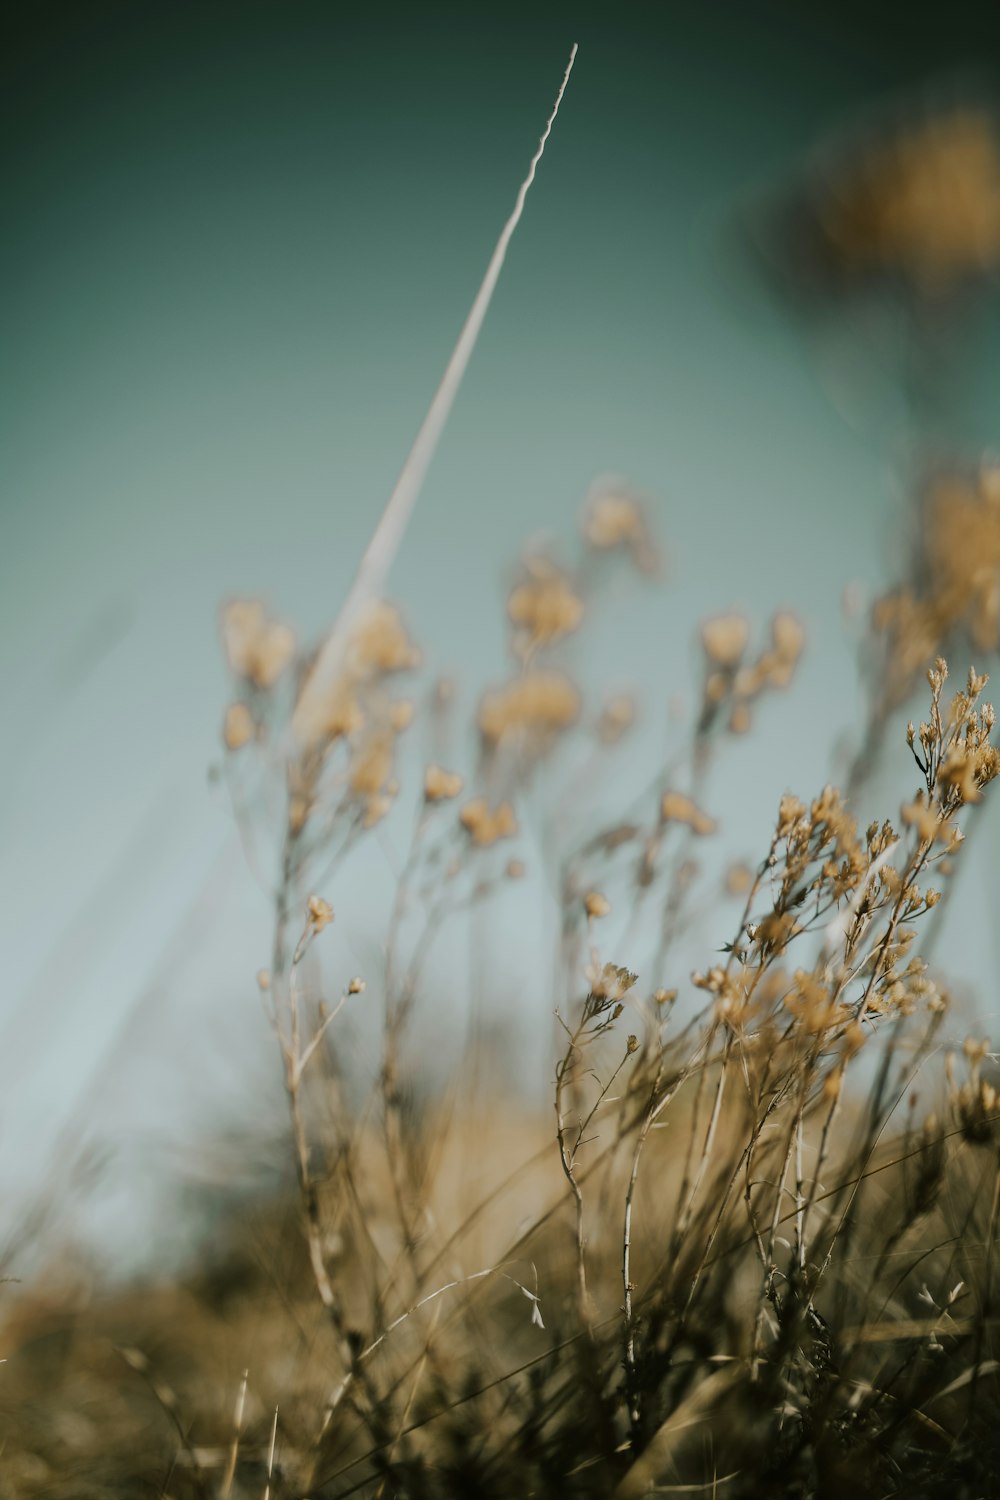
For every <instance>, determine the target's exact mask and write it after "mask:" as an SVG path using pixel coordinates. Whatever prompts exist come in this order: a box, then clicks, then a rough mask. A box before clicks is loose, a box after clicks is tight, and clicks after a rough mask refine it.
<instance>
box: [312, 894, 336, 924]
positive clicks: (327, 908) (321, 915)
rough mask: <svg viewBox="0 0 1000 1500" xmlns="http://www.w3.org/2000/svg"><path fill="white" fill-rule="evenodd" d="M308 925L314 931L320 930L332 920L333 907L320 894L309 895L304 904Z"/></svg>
mask: <svg viewBox="0 0 1000 1500" xmlns="http://www.w3.org/2000/svg"><path fill="white" fill-rule="evenodd" d="M306 911H307V913H308V916H309V925H310V926H311V927H312V928H313V930H314V931H315V932H322V931H323V928H324V927H328V926H329V925H330V923H331V922H332V921H333V907H332V906H331V905H330V903H329V902H328V901H324V900H323V897H322V896H310V897H309V900H308V902H307V904H306Z"/></svg>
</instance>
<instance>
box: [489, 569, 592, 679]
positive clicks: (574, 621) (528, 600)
mask: <svg viewBox="0 0 1000 1500" xmlns="http://www.w3.org/2000/svg"><path fill="white" fill-rule="evenodd" d="M525 571H526V573H527V577H526V578H525V579H524V580H523V581H522V582H521V583H519V584H517V585H516V587H515V588H514V589H513V590H512V591H511V595H510V598H509V599H508V601H507V613H508V615H509V616H510V620H511V623H512V624H513V625H514V626H515V636H514V648H515V650H516V652H517V654H518V655H519V656H521V657H527V656H529V655H530V654H531V653H532V652H533V651H536V650H538V649H539V648H541V647H544V646H549V645H551V644H552V643H553V642H554V641H558V640H560V639H561V638H562V637H563V636H564V635H568V634H569V633H570V632H571V631H573V630H576V628H577V627H578V625H579V624H580V621H581V620H582V619H583V600H582V599H581V598H580V596H579V595H578V594H577V593H576V591H575V589H574V588H573V586H572V584H571V583H570V581H569V579H568V578H567V577H566V575H565V573H563V572H561V571H560V569H558V568H557V567H556V566H555V564H554V563H551V562H549V560H548V559H547V558H544V557H530V558H528V559H527V561H526V563H525Z"/></svg>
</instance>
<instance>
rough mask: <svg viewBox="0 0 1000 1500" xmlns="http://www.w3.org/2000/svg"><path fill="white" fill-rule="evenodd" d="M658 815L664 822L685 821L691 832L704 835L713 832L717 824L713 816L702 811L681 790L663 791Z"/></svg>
mask: <svg viewBox="0 0 1000 1500" xmlns="http://www.w3.org/2000/svg"><path fill="white" fill-rule="evenodd" d="M660 817H661V818H662V819H663V821H664V823H686V824H687V826H688V827H689V828H690V829H691V831H692V833H697V834H699V835H700V836H702V837H704V836H705V835H707V834H710V833H714V832H715V830H716V828H717V827H718V824H717V823H716V821H715V819H714V818H710V817H709V816H708V814H707V813H704V812H702V810H701V808H700V807H699V806H698V804H697V803H696V802H694V801H692V799H691V798H690V797H686V796H684V794H683V792H664V794H663V797H662V799H661V801H660Z"/></svg>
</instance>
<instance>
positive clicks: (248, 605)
mask: <svg viewBox="0 0 1000 1500" xmlns="http://www.w3.org/2000/svg"><path fill="white" fill-rule="evenodd" d="M222 644H223V648H224V650H225V653H226V660H227V662H228V664H229V667H230V670H231V671H233V672H235V673H236V675H237V677H242V678H244V679H245V680H246V681H247V682H251V683H253V685H254V687H257V688H270V687H273V686H274V684H275V683H276V682H277V680H278V678H279V677H280V675H281V673H282V672H283V671H284V669H285V667H286V666H287V665H288V663H289V662H290V661H291V659H292V657H293V656H294V654H295V634H294V632H293V630H292V629H291V626H289V625H286V624H284V623H283V622H282V621H280V620H272V619H270V618H269V617H268V615H267V612H266V610H265V609H264V606H263V604H262V603H261V602H260V600H259V599H233V600H231V601H230V603H229V604H227V605H226V606H225V608H224V609H223V611H222Z"/></svg>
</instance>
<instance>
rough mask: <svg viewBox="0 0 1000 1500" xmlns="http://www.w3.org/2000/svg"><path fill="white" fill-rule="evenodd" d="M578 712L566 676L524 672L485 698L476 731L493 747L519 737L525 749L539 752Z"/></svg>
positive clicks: (576, 699) (574, 692) (577, 701)
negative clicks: (508, 739) (505, 740)
mask: <svg viewBox="0 0 1000 1500" xmlns="http://www.w3.org/2000/svg"><path fill="white" fill-rule="evenodd" d="M579 711H580V695H579V693H578V692H577V690H576V688H575V687H574V686H573V684H572V682H570V680H569V678H568V677H565V676H563V674H562V673H561V672H526V673H525V674H524V675H523V676H521V677H516V678H514V679H513V681H511V682H509V683H508V684H507V685H506V686H505V687H502V688H497V689H495V690H494V691H493V692H490V693H487V694H486V695H485V696H484V698H483V700H482V702H481V704H480V706H479V731H480V733H481V734H482V736H483V739H484V740H487V741H488V742H490V743H492V744H494V745H496V744H499V742H500V741H501V740H503V739H505V738H507V737H510V736H520V737H521V738H522V742H523V743H524V745H525V748H526V749H528V750H529V751H532V752H535V753H538V752H540V751H542V750H544V749H545V748H547V747H548V745H549V743H550V742H551V740H552V738H553V736H554V735H556V734H558V733H559V732H560V731H561V730H564V729H568V728H569V727H570V725H571V724H573V723H574V721H575V720H576V717H577V715H578V713H579Z"/></svg>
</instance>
